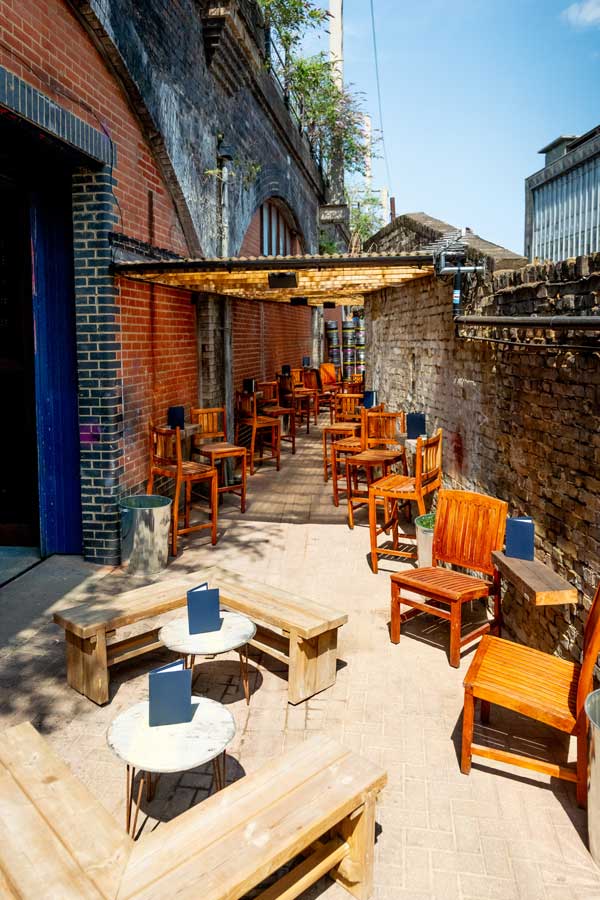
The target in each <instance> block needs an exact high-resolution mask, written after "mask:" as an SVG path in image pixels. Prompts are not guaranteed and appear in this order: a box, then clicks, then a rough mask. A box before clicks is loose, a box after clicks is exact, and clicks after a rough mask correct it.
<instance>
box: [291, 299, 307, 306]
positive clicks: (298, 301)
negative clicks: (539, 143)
mask: <svg viewBox="0 0 600 900" xmlns="http://www.w3.org/2000/svg"><path fill="white" fill-rule="evenodd" d="M290 303H291V304H292V306H308V297H292V298H291V299H290Z"/></svg>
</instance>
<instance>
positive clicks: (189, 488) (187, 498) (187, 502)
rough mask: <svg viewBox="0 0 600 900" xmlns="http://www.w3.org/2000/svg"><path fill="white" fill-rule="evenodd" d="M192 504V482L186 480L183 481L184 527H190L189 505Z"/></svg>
mask: <svg viewBox="0 0 600 900" xmlns="http://www.w3.org/2000/svg"><path fill="white" fill-rule="evenodd" d="M191 505H192V482H191V481H186V483H185V506H184V517H183V521H184V522H185V527H186V528H189V527H190V507H191Z"/></svg>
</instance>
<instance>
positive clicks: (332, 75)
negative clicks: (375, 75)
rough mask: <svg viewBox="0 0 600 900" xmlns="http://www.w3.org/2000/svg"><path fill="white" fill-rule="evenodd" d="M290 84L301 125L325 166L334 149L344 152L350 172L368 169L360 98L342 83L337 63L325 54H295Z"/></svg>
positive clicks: (289, 68) (290, 69) (289, 79)
mask: <svg viewBox="0 0 600 900" xmlns="http://www.w3.org/2000/svg"><path fill="white" fill-rule="evenodd" d="M288 84H289V88H290V90H291V91H292V92H293V93H294V94H295V95H296V97H298V99H299V102H300V106H301V118H302V125H303V126H304V127H305V129H306V132H307V134H308V139H309V141H310V142H311V144H312V146H313V147H314V149H315V150H318V152H319V153H320V155H321V158H322V159H323V162H324V164H325V166H326V167H327V166H328V165H329V163H330V162H331V159H332V156H333V154H334V151H336V152H340V151H341V152H342V153H343V156H344V167H345V169H346V171H347V172H359V173H363V174H364V171H365V165H366V156H367V152H368V151H369V148H368V145H367V140H366V134H365V130H364V115H363V112H362V109H361V104H360V98H359V96H358V95H357V94H354V93H353V92H352V91H351V90H350V89H349V88H348V87H347V86H343V85H340V84H339V81H338V79H337V77H336V70H335V64H334V63H332V62H331V61H330V60H329V59H328V58H327V56H326V55H325V54H324V53H319V54H317V55H316V56H309V57H301V56H293V57H292V58H291V62H290V63H289V66H288Z"/></svg>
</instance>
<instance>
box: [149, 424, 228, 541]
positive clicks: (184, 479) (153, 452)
mask: <svg viewBox="0 0 600 900" xmlns="http://www.w3.org/2000/svg"><path fill="white" fill-rule="evenodd" d="M149 430H150V466H149V473H148V482H147V484H146V492H147V493H148V494H151V493H152V489H153V487H154V479H155V478H156V477H163V478H172V479H173V480H174V481H175V496H174V498H173V505H172V507H171V509H172V513H171V552H172V554H173V556H177V538H178V537H179V535H182V534H189V533H190V532H192V531H202V530H204V529H206V528H210V530H211V541H212V543H213V544H216V543H217V507H218V498H219V495H218V473H217V470H216V469H215V468H214V467H213V466H206V465H204V463H198V462H193V461H192V460H189V461H188V460H184V459H183V457H182V453H181V431H180V429H179V428H176V429H175V430H173V429H172V428H158V427H156V426H155V425H153V424H152V423H150V426H149ZM201 482H208V484H209V490H210V510H211V518H210V522H208V523H206V524H202V525H190V507H191V504H192V485H194V484H200V483H201ZM182 486H184V487H185V495H184V526H183V528H180V527H179V500H180V497H181V488H182Z"/></svg>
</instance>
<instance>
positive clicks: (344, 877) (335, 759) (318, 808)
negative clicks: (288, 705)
mask: <svg viewBox="0 0 600 900" xmlns="http://www.w3.org/2000/svg"><path fill="white" fill-rule="evenodd" d="M386 780H387V776H386V774H385V772H384V771H382V770H381V769H379V768H378V767H377V766H374V765H372V764H371V763H369V762H367V761H366V760H364V759H362V758H361V757H360V756H357V755H356V754H354V753H351V752H349V751H348V750H345V749H344V748H343V747H341V746H340V745H339V744H337V743H336V742H335V741H333V740H331V739H330V738H323V737H315V738H312V739H311V740H310V741H306V742H304V743H303V744H301V745H299V746H298V747H297V748H295V749H294V750H292V751H291V752H289V753H287V754H285V755H283V756H280V757H277V758H276V759H272V760H270V761H269V762H268V763H267V764H266V765H265V766H263V767H262V768H261V769H259V770H258V771H257V772H255V773H253V774H251V775H246V776H245V777H243V778H241V779H239V781H236V782H235V783H234V784H231V785H229V787H227V788H225V789H224V790H222V791H219V792H218V793H217V794H214V795H213V796H211V797H209V798H208V799H207V800H205V801H203V802H202V803H200V804H199V805H197V806H195V807H193V808H192V809H189V810H187V811H186V812H184V813H183V814H182V815H180V816H178V817H176V818H175V819H171V820H170V821H169V822H166V823H162V824H160V825H159V827H158V828H156V829H155V830H154V831H152V832H150V833H149V834H147V835H143V836H142V837H141V838H140V840H139V841H137V842H136V843H134V841H133V840H132V839H131V838H130V837H129V836H128V835H127V834H125V832H124V831H123V830H122V829H121V828H119V827H118V826H117V824H116V822H115V821H114V820H113V819H112V817H111V816H110V814H109V813H108V812H107V810H106V809H105V808H104V807H103V805H102V804H101V803H100V802H99V801H98V800H97V799H96V798H95V797H94V796H93V795H92V794H91V793H90V792H89V790H88V789H87V788H86V787H85V786H84V785H83V784H82V783H81V782H80V781H79V780H78V779H77V778H75V776H74V775H73V774H72V772H71V771H70V769H69V768H68V767H67V766H66V765H65V764H64V763H63V762H62V761H61V760H60V759H59V758H58V757H57V756H56V755H55V753H54V752H53V751H52V750H51V749H50V747H49V745H48V743H47V742H46V741H45V739H44V738H42V737H41V735H39V734H38V733H37V731H36V730H35V729H34V728H33V726H32V725H30V724H29V723H28V722H27V723H24V724H22V725H17V726H16V727H14V728H10V729H9V730H8V731H6V732H5V733H4V734H3V735H1V736H0V808H1V809H2V815H1V816H0V895H1V896H2V897H6V898H15V900H16V898H19V900H34V898H35V900H39V898H41V897H52V898H60V900H88V898H89V900H130V898H131V900H134V898H135V900H157V898H163V897H178V898H181V900H185V898H190V900H191V898H194V900H195V898H198V897H201V898H202V900H238V898H240V897H243V896H244V895H245V894H246V893H247V892H248V891H250V890H252V889H253V888H255V887H257V886H259V885H260V884H262V882H263V881H265V879H267V878H269V877H270V876H271V875H272V874H273V873H274V872H277V871H278V870H279V869H280V868H281V867H282V866H285V865H287V864H288V863H290V862H291V861H292V860H295V859H296V858H297V857H300V856H302V857H304V858H303V859H301V861H300V862H297V863H296V865H295V866H294V868H292V869H291V870H290V871H288V872H287V873H286V874H285V875H284V876H283V877H282V878H280V880H279V881H278V882H276V883H275V884H274V885H272V886H270V887H268V888H266V889H265V890H263V891H262V892H261V893H260V894H259V895H258V897H257V898H256V900H277V898H286V900H293V898H295V897H298V896H300V895H301V894H302V893H303V892H304V891H305V890H307V888H309V887H310V885H312V884H314V883H315V882H316V881H317V880H318V879H319V878H320V877H322V876H323V875H325V874H327V873H329V874H330V875H331V877H332V878H334V879H335V880H336V881H338V882H339V883H340V884H341V885H343V887H344V888H346V889H347V890H348V891H349V893H350V894H352V895H353V896H354V897H356V898H358V900H368V898H369V897H370V896H371V894H372V888H373V856H374V852H373V850H374V840H375V803H376V798H377V794H378V793H379V791H380V790H381V789H382V788H383V787H384V785H385V783H386Z"/></svg>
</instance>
